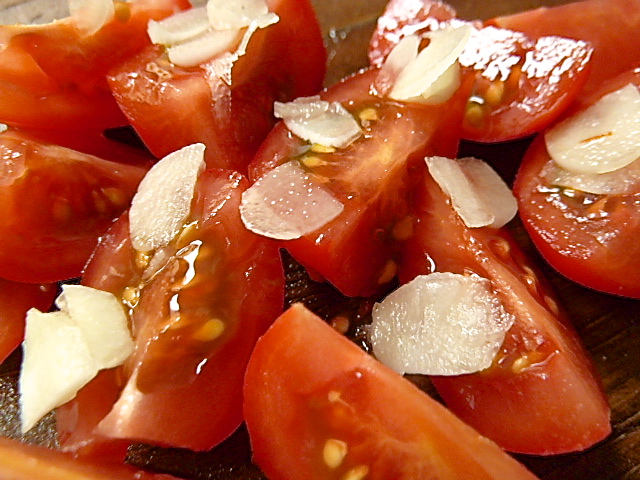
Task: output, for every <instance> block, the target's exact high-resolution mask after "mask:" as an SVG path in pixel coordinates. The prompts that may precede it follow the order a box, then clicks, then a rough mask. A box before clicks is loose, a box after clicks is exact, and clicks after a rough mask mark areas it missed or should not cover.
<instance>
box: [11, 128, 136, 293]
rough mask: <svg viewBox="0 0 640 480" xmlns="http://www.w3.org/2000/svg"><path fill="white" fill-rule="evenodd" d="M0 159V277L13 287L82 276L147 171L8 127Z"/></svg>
mask: <svg viewBox="0 0 640 480" xmlns="http://www.w3.org/2000/svg"><path fill="white" fill-rule="evenodd" d="M0 158H1V159H2V164H1V167H0V168H1V170H2V172H3V176H2V180H1V181H0V218H1V219H2V220H1V221H0V272H1V273H2V276H3V277H5V278H7V279H10V280H14V281H18V282H35V283H40V282H53V281H57V280H63V279H67V278H73V277H77V276H79V275H80V272H81V270H82V267H83V266H84V264H85V263H86V261H87V259H88V258H89V256H90V255H91V252H92V251H93V249H94V248H95V246H96V243H97V240H98V237H99V236H100V235H102V234H103V233H104V232H105V231H106V230H107V229H108V228H109V226H110V225H111V222H112V221H113V219H114V218H117V217H118V216H119V215H120V214H121V213H122V212H123V211H124V210H125V209H126V208H127V207H128V206H129V201H130V200H131V198H132V197H133V194H134V193H135V191H136V189H137V186H138V183H139V182H140V180H141V179H142V177H143V176H144V174H145V172H146V169H145V168H142V167H136V166H132V165H124V164H120V163H115V162H109V161H107V160H102V159H100V158H98V157H94V156H91V155H86V154H83V153H80V152H77V151H74V150H70V149H68V148H63V147H59V146H56V145H52V144H48V143H44V142H41V141H39V140H37V139H35V138H34V137H31V136H29V135H28V134H26V133H24V132H17V131H13V130H12V129H10V130H7V131H6V132H4V133H2V134H0Z"/></svg>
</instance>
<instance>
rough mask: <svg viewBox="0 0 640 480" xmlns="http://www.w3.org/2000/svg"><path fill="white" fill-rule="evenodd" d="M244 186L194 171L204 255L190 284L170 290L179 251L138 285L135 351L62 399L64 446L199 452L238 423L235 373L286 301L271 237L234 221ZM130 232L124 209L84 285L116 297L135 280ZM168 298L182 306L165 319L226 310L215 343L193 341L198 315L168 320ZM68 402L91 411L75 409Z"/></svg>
mask: <svg viewBox="0 0 640 480" xmlns="http://www.w3.org/2000/svg"><path fill="white" fill-rule="evenodd" d="M247 185H248V182H247V181H246V179H244V178H243V177H241V176H240V175H239V174H237V173H231V172H228V171H220V170H207V171H205V172H204V173H203V174H201V177H200V179H199V181H198V187H197V190H196V198H195V199H194V202H193V203H192V214H191V219H190V220H189V221H195V220H196V219H197V220H198V221H199V227H198V229H197V230H198V232H199V233H197V235H196V237H194V238H195V240H194V241H196V243H197V242H200V241H201V242H202V245H201V247H199V248H200V249H201V250H200V251H201V252H202V253H200V254H199V255H198V258H199V259H201V260H198V259H196V260H194V263H193V265H194V269H195V270H194V271H195V272H196V276H195V277H194V279H195V281H194V283H193V287H192V288H191V289H188V288H187V289H182V290H180V289H178V290H176V285H178V284H179V282H180V281H181V278H182V277H180V274H179V273H177V272H176V270H175V268H178V267H179V266H180V265H182V263H180V262H178V261H177V260H176V261H175V263H171V264H169V266H167V267H165V268H164V269H163V270H162V271H159V272H158V273H157V274H156V275H155V276H154V279H153V280H149V283H148V284H146V285H145V286H144V287H143V288H142V289H141V290H140V296H139V300H138V301H137V303H136V306H135V307H133V314H132V315H131V325H132V330H133V335H134V338H135V341H136V350H135V351H134V353H133V355H132V356H131V357H130V358H129V359H128V360H127V362H126V363H125V365H124V366H123V367H122V368H120V369H118V370H117V372H116V374H115V375H114V376H113V377H112V378H111V379H110V380H109V379H105V378H102V379H101V382H104V383H103V384H102V385H100V386H98V387H96V388H95V389H94V390H92V391H90V392H85V390H86V389H87V387H89V388H91V387H92V383H90V384H89V385H88V386H87V387H85V389H84V390H83V391H81V392H80V395H79V396H78V397H77V398H76V399H75V400H73V401H72V402H70V403H69V404H67V405H66V406H65V407H63V408H64V409H65V410H67V414H66V415H65V416H64V417H63V424H62V425H60V417H58V424H59V427H58V428H59V429H62V431H64V432H66V436H65V437H64V438H65V440H63V442H62V444H63V447H64V448H65V449H67V450H74V449H77V448H79V449H80V451H89V453H91V451H92V450H93V452H96V451H97V452H99V451H104V450H105V449H107V448H114V449H115V450H116V453H117V451H118V445H117V443H116V445H115V447H113V444H111V446H110V442H113V441H115V442H118V441H119V440H126V441H142V442H146V443H153V444H159V445H164V446H173V447H180V448H189V449H192V450H197V451H202V450H209V449H211V448H212V447H214V446H215V445H216V444H218V443H219V442H221V441H222V440H224V439H225V438H226V437H227V436H228V435H229V434H231V433H232V432H233V431H234V430H235V429H236V428H237V427H238V426H239V425H240V423H241V422H242V378H243V374H244V369H245V367H246V364H247V362H248V358H249V355H250V353H251V350H252V348H253V345H254V343H255V341H256V340H257V338H258V337H259V336H260V335H261V334H262V333H263V332H264V331H265V330H266V328H267V327H268V326H269V325H270V324H271V322H272V321H273V320H274V319H275V318H276V317H277V316H278V315H279V313H280V312H281V311H282V307H283V303H284V278H283V270H282V265H281V260H280V256H279V250H278V247H277V245H276V244H275V242H272V241H270V240H268V239H265V238H263V237H259V236H257V235H254V234H253V233H251V232H249V231H248V230H246V229H245V228H244V226H243V225H242V222H241V220H240V215H239V211H238V206H239V202H240V195H241V192H242V191H243V190H244V189H245V188H246V187H247ZM128 231H129V227H128V221H127V217H123V218H122V219H121V220H119V221H118V222H117V223H116V224H115V225H114V229H113V231H112V232H111V233H110V234H109V235H107V236H106V237H105V241H104V242H103V243H102V244H101V246H100V247H99V248H98V249H97V251H96V253H95V255H94V257H93V259H92V262H91V263H90V264H89V266H88V268H87V274H86V276H85V277H84V279H83V282H84V283H85V284H87V285H89V286H93V287H96V288H101V289H106V290H108V291H112V292H113V293H115V294H116V295H118V296H122V295H123V289H124V288H125V287H128V286H131V285H136V284H137V283H136V282H137V281H140V275H141V271H140V267H139V266H136V259H138V256H136V254H135V252H134V251H133V250H132V248H131V242H130V240H129V239H128V238H127V237H128ZM123 234H124V238H123ZM190 245H192V244H190ZM193 245H195V244H193ZM200 262H202V263H200ZM174 267H175V268H174ZM185 275H186V273H185ZM136 278H137V279H138V280H136ZM198 279H200V280H198ZM189 284H191V282H190V283H189ZM189 284H187V285H189ZM178 295H180V296H179V297H178ZM175 299H177V300H175ZM174 300H175V301H176V302H177V304H179V305H180V310H179V312H180V313H179V315H180V317H179V318H178V320H175V319H174V320H172V322H173V321H175V322H180V321H182V320H181V319H183V320H184V321H185V322H188V321H189V319H190V318H191V317H190V316H192V315H193V316H197V315H201V316H202V315H205V316H206V318H205V320H209V319H210V318H221V319H223V320H224V321H225V329H224V331H223V333H222V334H221V336H220V337H218V338H219V339H220V340H219V342H218V343H214V344H212V346H208V345H206V344H204V343H202V344H200V343H198V342H199V340H198V338H200V337H197V338H196V335H199V333H198V332H200V330H199V327H198V325H199V324H196V325H195V327H196V330H189V328H190V327H189V324H186V326H185V327H183V328H186V329H187V330H179V329H178V330H175V329H173V328H169V329H167V322H168V321H169V320H168V319H169V318H173V317H171V316H170V315H171V314H170V313H169V308H170V303H171V302H173V301H174ZM194 302H195V303H194ZM200 311H204V312H205V313H204V314H200V313H198V312H200ZM211 312H214V313H211ZM215 312H217V313H215ZM209 315H212V316H209ZM213 315H217V316H213ZM172 332H177V333H175V334H174V333H172ZM182 332H184V333H182ZM205 334H206V332H205ZM213 341H217V340H215V339H214V340H213ZM202 342H204V340H203V341H202ZM201 345H204V347H203V346H201ZM118 379H120V380H119V381H118ZM94 382H95V381H94ZM109 382H111V385H109ZM105 392H106V393H105ZM113 392H117V393H116V395H115V396H116V397H117V400H116V401H115V403H112V404H109V402H103V403H102V404H101V405H97V406H95V407H94V405H93V402H94V398H93V397H94V396H97V395H104V394H106V395H109V396H111V398H113V397H112V395H113ZM83 393H86V395H83ZM74 410H75V411H78V412H82V411H85V412H88V415H85V416H82V417H81V416H79V415H78V416H77V417H76V416H75V415H74V414H73V411H74ZM96 410H99V411H96ZM194 412H197V414H194ZM67 421H68V423H66V422H67ZM87 422H88V424H87ZM78 431H80V432H81V433H80V434H78ZM92 444H93V445H92ZM105 444H106V445H105ZM87 446H88V447H89V448H86V447H87Z"/></svg>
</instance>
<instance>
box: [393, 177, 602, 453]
mask: <svg viewBox="0 0 640 480" xmlns="http://www.w3.org/2000/svg"><path fill="white" fill-rule="evenodd" d="M415 215H416V222H415V234H414V236H413V237H412V238H411V239H410V240H408V242H407V248H406V249H405V255H406V257H405V258H404V262H403V263H402V264H401V267H400V280H401V281H402V282H407V281H409V280H411V279H413V278H414V277H415V276H416V275H418V274H425V273H430V272H431V271H441V272H452V273H458V274H472V273H475V274H477V275H479V276H481V277H484V278H488V279H489V280H490V281H491V283H492V285H493V288H494V290H495V291H496V294H497V295H498V298H499V299H500V300H501V302H502V304H503V305H504V308H505V310H506V311H507V312H509V313H511V314H512V315H513V316H514V317H515V323H514V325H513V326H512V327H511V329H510V330H509V331H508V332H507V336H506V339H505V341H504V344H503V345H502V349H501V351H500V352H499V353H498V356H497V357H496V359H495V360H494V363H493V365H492V366H491V367H490V368H488V369H486V370H483V371H481V372H479V373H475V374H469V375H461V376H454V377H433V378H432V380H433V383H434V385H435V386H436V388H437V390H438V393H439V394H440V395H441V396H442V398H443V399H444V401H445V402H446V404H447V406H448V407H449V408H451V410H453V412H454V413H456V414H457V415H458V416H459V417H460V418H461V419H462V420H464V421H465V422H467V423H468V424H469V425H471V426H473V427H474V428H476V429H477V430H478V431H479V432H480V433H482V434H483V435H486V436H487V437H489V438H491V439H492V440H494V441H495V442H496V443H498V445H500V446H501V447H503V448H505V449H506V450H509V451H513V452H521V453H529V454H536V455H541V454H542V455H547V454H556V453H564V452H570V451H578V450H583V449H585V448H587V447H589V446H591V445H593V444H594V443H596V442H598V441H600V440H602V439H603V438H605V437H606V436H607V435H608V434H609V433H610V431H611V426H610V423H609V407H608V405H607V400H606V398H605V395H604V392H603V390H602V386H601V385H600V383H599V380H598V377H597V375H596V373H595V371H594V368H593V366H592V364H591V362H590V359H589V358H588V356H587V353H586V352H585V350H584V348H583V347H582V345H581V343H580V341H579V339H578V336H577V334H576V333H575V332H574V331H573V329H572V328H571V326H570V324H569V322H568V321H567V319H566V318H565V316H564V314H563V313H562V312H561V311H559V308H558V305H557V303H556V300H555V299H554V296H553V295H552V293H551V292H550V291H549V288H548V287H547V285H546V284H545V283H544V281H543V279H541V278H540V277H539V276H538V275H537V274H536V273H535V271H534V269H533V268H532V267H531V266H530V265H529V263H528V261H527V259H526V258H525V257H524V255H523V254H522V252H521V251H520V250H519V248H518V247H517V245H516V244H515V242H514V241H513V240H512V239H511V237H510V236H509V234H508V232H507V231H506V230H504V229H493V228H490V227H483V228H468V227H466V226H465V225H464V223H463V222H462V220H461V219H460V218H459V216H458V215H457V213H455V211H454V209H453V207H452V206H451V203H450V201H449V199H448V198H447V197H446V196H445V194H444V193H443V192H442V190H441V189H440V187H439V186H438V185H437V184H436V183H435V182H434V181H433V179H431V178H426V179H425V183H424V187H423V189H422V191H421V192H420V195H419V198H418V200H417V203H416V211H415Z"/></svg>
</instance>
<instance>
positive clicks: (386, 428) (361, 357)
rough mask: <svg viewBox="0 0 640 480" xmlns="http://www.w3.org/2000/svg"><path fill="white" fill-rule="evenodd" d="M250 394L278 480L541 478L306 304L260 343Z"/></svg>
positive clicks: (251, 415) (254, 430) (251, 411)
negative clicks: (292, 448)
mask: <svg viewBox="0 0 640 480" xmlns="http://www.w3.org/2000/svg"><path fill="white" fill-rule="evenodd" d="M310 345H312V348H309V346H310ZM244 389H245V390H244V391H245V397H244V398H245V400H244V412H245V421H246V424H247V428H248V430H249V435H250V438H251V445H252V449H253V455H254V461H255V462H256V463H257V464H258V465H259V466H260V467H261V468H262V470H263V471H264V472H265V474H266V475H267V477H268V478H270V479H273V480H280V479H288V478H308V479H333V478H335V479H344V478H368V479H372V480H375V479H389V478H396V479H415V478H438V479H453V478H478V479H480V478H481V479H491V478H494V479H498V478H514V479H516V478H527V479H529V478H531V479H532V478H535V477H534V476H533V475H532V474H530V473H529V472H528V471H527V470H526V469H525V468H524V467H522V466H521V465H519V464H518V463H517V462H516V461H515V460H513V459H512V458H510V457H509V456H508V455H507V454H505V453H504V452H503V451H502V450H500V448H499V447H497V446H496V445H495V444H494V443H492V442H490V441H488V440H487V439H486V438H483V437H481V436H480V435H478V434H477V433H476V432H475V431H473V430H472V429H471V428H470V427H468V426H467V425H464V424H463V423H462V422H460V421H459V420H458V419H457V418H455V417H454V416H453V415H452V414H451V413H450V412H448V411H447V410H446V409H445V408H444V407H442V405H440V404H438V403H437V402H436V401H435V400H433V399H431V398H430V397H428V396H427V395H425V394H424V393H423V392H421V391H420V390H418V389H417V388H416V387H415V386H414V385H413V384H411V383H410V382H408V381H407V380H405V379H403V378H402V377H401V376H400V375H398V374H397V373H395V372H392V371H391V370H389V369H387V368H386V367H384V366H383V365H382V364H380V363H379V362H377V361H376V360H375V359H373V357H371V356H369V355H368V354H367V353H365V352H364V351H363V350H361V349H360V348H358V347H357V346H356V345H355V344H353V343H351V342H350V341H349V340H347V339H346V338H344V337H342V336H341V335H340V334H339V333H337V332H336V331H335V330H334V329H333V328H331V327H330V326H328V325H327V324H325V323H324V322H323V321H322V320H321V319H320V318H318V317H316V316H315V315H314V314H312V313H311V312H310V311H308V310H307V309H306V308H305V307H303V306H302V305H300V304H297V305H294V306H293V307H291V308H290V309H289V310H287V311H286V312H285V313H284V315H282V316H281V317H280V318H279V319H278V320H276V322H275V323H274V324H273V326H272V327H271V328H270V329H269V330H268V331H267V333H266V334H265V335H264V336H263V337H262V338H261V339H260V340H259V341H258V344H257V345H256V348H255V350H254V352H253V354H252V356H251V360H250V362H249V366H248V368H247V373H246V376H245V387H244ZM268 411H271V412H273V411H277V412H279V415H278V416H277V417H275V416H271V415H264V412H268ZM291 445H296V448H297V453H296V455H293V456H291V455H289V454H287V451H288V448H287V447H290V446H291Z"/></svg>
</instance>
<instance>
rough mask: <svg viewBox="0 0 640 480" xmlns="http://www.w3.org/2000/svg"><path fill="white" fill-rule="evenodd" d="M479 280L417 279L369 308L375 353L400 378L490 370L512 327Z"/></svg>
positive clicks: (451, 276)
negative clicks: (370, 309) (411, 375)
mask: <svg viewBox="0 0 640 480" xmlns="http://www.w3.org/2000/svg"><path fill="white" fill-rule="evenodd" d="M513 321H514V319H513V316H512V315H510V314H508V313H506V312H505V311H504V308H503V307H502V304H501V303H500V301H499V300H498V298H497V297H496V296H495V294H494V293H493V291H492V290H491V282H490V281H489V280H487V279H486V278H482V277H478V276H474V275H472V276H467V275H457V274H453V273H432V274H430V275H421V276H418V277H416V278H415V279H414V280H412V281H411V282H409V283H407V284H405V285H403V286H401V287H399V288H398V289H397V290H395V291H394V292H392V293H391V294H390V295H389V296H387V297H386V298H385V299H384V300H382V301H381V302H380V303H378V304H376V305H375V306H374V308H373V322H372V324H371V326H370V328H369V331H368V336H369V340H370V341H371V344H372V347H373V353H374V355H375V356H376V358H378V360H380V361H381V362H382V363H384V364H385V365H387V366H388V367H390V368H392V369H393V370H395V371H397V372H399V373H403V374H404V373H418V374H424V375H462V374H466V373H473V372H477V371H480V370H483V369H485V368H487V367H489V366H490V365H491V363H492V362H493V359H494V358H495V356H496V354H497V352H498V350H499V349H500V346H501V345H502V342H503V341H504V338H505V335H506V332H507V331H508V330H509V328H511V325H512V324H513Z"/></svg>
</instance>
